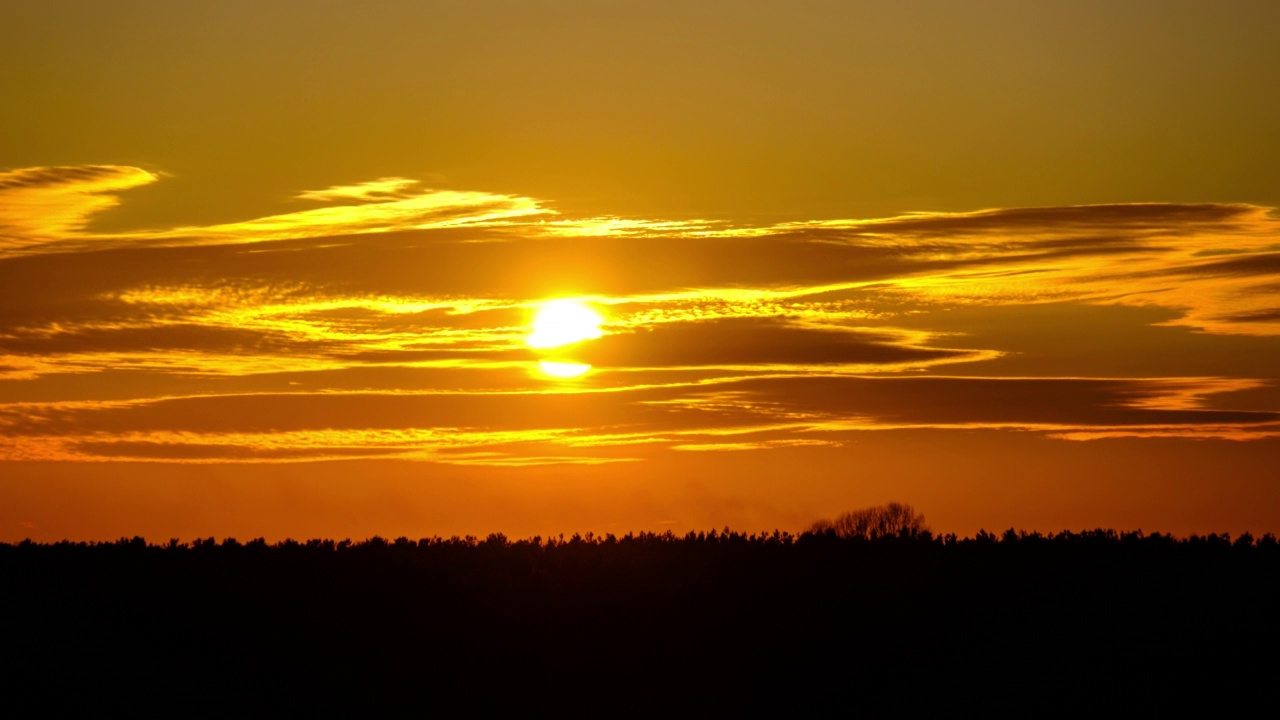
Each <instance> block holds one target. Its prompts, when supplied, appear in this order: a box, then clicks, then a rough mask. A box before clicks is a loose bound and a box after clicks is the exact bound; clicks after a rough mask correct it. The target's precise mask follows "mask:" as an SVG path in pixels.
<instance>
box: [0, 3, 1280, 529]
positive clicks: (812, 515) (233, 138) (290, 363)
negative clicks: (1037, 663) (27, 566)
mask: <svg viewBox="0 0 1280 720" xmlns="http://www.w3.org/2000/svg"><path fill="white" fill-rule="evenodd" d="M4 16H5V19H4V22H2V23H0V108H3V112H0V139H2V140H0V541H14V540H19V539H22V538H25V537H31V538H33V539H38V540H46V541H48V540H58V539H63V538H69V539H75V540H101V539H114V538H116V537H119V536H132V535H144V536H146V537H148V538H149V539H153V540H157V541H158V540H163V539H167V538H169V537H177V538H180V539H191V538H194V537H207V536H217V537H225V536H236V537H240V538H242V539H243V538H251V537H259V536H262V537H266V538H268V539H281V538H284V537H294V538H305V537H337V538H341V537H352V538H363V537H368V536H371V535H374V534H379V535H382V536H384V537H396V536H400V535H405V536H409V537H424V536H432V535H441V536H449V535H455V534H457V535H465V534H474V535H480V536H483V535H485V534H487V533H489V532H504V533H506V534H507V535H508V536H513V537H524V536H530V535H534V534H541V535H549V534H556V533H572V532H585V531H588V530H589V531H594V532H597V533H605V532H614V533H625V532H628V531H641V530H644V531H650V530H652V531H663V530H673V531H677V532H683V531H686V530H688V529H708V528H712V527H715V528H719V527H722V526H730V527H732V528H734V529H739V530H744V531H757V530H772V529H775V528H779V529H783V530H790V531H799V530H802V529H804V528H805V527H807V526H808V525H809V524H810V523H812V522H814V521H815V520H818V519H820V518H829V517H833V516H834V515H836V514H838V513H840V512H843V511H845V510H850V509H854V508H859V507H865V506H869V505H876V504H882V503H886V502H890V501H899V502H905V503H909V504H911V505H913V506H914V507H915V508H916V509H917V510H918V511H921V512H923V513H924V514H925V516H926V518H927V519H928V521H929V523H930V524H931V525H932V526H933V528H934V529H935V530H936V531H940V532H957V533H961V534H971V533H973V532H976V531H977V530H978V529H980V528H985V529H988V530H1003V529H1005V528H1008V527H1017V528H1023V529H1028V530H1041V531H1056V530H1062V529H1082V528H1094V527H1115V528H1120V529H1138V528H1141V529H1144V530H1147V531H1162V532H1174V533H1178V534H1184V535H1185V534H1189V533H1193V532H1199V533H1204V532H1231V533H1236V534H1238V533H1240V532H1243V531H1245V530H1251V531H1253V532H1254V533H1255V534H1257V533H1261V532H1267V531H1270V532H1280V472H1278V471H1277V469H1276V468H1277V467H1280V385H1278V382H1280V213H1278V212H1277V210H1276V207H1277V206H1280V169H1278V168H1280V136H1278V135H1277V134H1276V133H1275V131H1274V129H1275V128H1276V127H1280V93H1277V92H1275V89H1276V81H1275V79H1274V70H1275V68H1277V67H1280V44H1277V43H1275V42H1274V37H1273V35H1274V28H1276V27H1280V5H1277V4H1276V3H1272V2H1223V3H1214V4H1210V3H1202V2H1173V1H1167V2H1141V1H1138V0H1134V1H1131V2H1123V3H1116V2H1094V1H1092V0H1078V1H1073V2H1058V1H1056V0H1043V1H1042V2H1035V3H1027V2H982V1H974V2H919V3H902V2H861V3H847V2H817V1H813V2H794V1H793V2H786V3H782V2H778V3H773V2H743V1H741V0H739V1H737V2H710V1H708V2H688V1H687V0H686V1H685V2H661V1H655V2H608V3H605V2H586V1H585V0H578V1H565V2H527V1H526V2H485V1H483V0H475V1H472V2H456V3H455V2H428V1H423V0H418V1H414V2H409V1H403V2H401V1H397V0H385V1H383V2H373V3H370V2H365V3H356V2H338V1H334V0H329V1H324V0H314V1H308V2H294V1H292V0H279V1H277V2H272V3H259V2H239V1H237V0H224V1H222V2H216V3H214V2H186V1H179V2H172V1H169V2H159V1H150V0H147V1H139V0H131V1H130V0H126V1H122V2H113V3H100V2H87V1H73V0H66V1H64V0H50V1H48V2H38V3H37V2H17V3H12V4H10V5H8V6H6V8H5V11H4Z"/></svg>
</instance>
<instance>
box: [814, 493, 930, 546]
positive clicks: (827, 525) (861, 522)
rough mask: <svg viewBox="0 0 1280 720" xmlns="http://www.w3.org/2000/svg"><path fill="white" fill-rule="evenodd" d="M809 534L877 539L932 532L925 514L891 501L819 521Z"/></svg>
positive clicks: (916, 535) (913, 535)
mask: <svg viewBox="0 0 1280 720" xmlns="http://www.w3.org/2000/svg"><path fill="white" fill-rule="evenodd" d="M809 531H810V532H814V533H826V532H828V531H830V532H834V533H835V534H836V535H837V536H839V537H842V538H861V539H863V540H878V539H880V538H886V537H912V538H915V537H920V536H922V535H924V534H925V533H927V532H929V526H928V525H927V524H925V521H924V515H922V514H920V513H918V512H916V511H915V508H913V507H911V506H910V505H906V504H903V503H896V502H891V503H889V504H888V505H877V506H875V507H869V508H863V509H861V510H852V511H850V512H847V513H844V514H843V515H840V516H839V517H837V518H836V519H835V520H819V521H818V522H816V523H814V524H813V525H812V526H811V527H810V528H809Z"/></svg>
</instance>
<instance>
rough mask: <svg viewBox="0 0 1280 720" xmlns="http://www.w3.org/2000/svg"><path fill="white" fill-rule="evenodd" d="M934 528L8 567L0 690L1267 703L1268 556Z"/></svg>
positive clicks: (1252, 543) (406, 542)
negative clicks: (1262, 697) (1193, 692)
mask: <svg viewBox="0 0 1280 720" xmlns="http://www.w3.org/2000/svg"><path fill="white" fill-rule="evenodd" d="M908 509H909V508H908ZM916 515H917V514H916V513H914V512H910V513H901V512H899V515H898V516H899V519H900V520H902V521H903V523H902V524H901V525H900V526H898V527H896V529H895V528H894V527H892V526H884V527H881V526H865V525H864V526H859V525H858V524H857V523H856V522H855V523H845V524H841V523H840V522H839V521H838V519H837V521H835V522H832V523H830V524H819V525H818V526H816V527H815V528H814V529H811V530H810V531H807V532H803V533H800V534H791V533H786V532H778V531H774V532H770V533H741V532H736V531H733V530H730V529H727V528H726V529H724V530H720V531H717V530H711V531H705V532H689V533H685V534H680V535H677V534H673V533H670V532H667V533H627V534H625V535H621V536H615V535H612V534H605V535H595V534H592V533H587V534H584V535H572V536H570V537H568V538H565V537H563V536H556V537H549V538H543V537H534V538H527V539H520V540H511V539H508V538H506V537H505V536H503V535H502V534H498V533H495V534H491V535H489V536H487V537H484V538H478V537H470V536H468V537H450V538H440V537H432V538H425V539H420V540H411V539H409V538H405V537H401V538H396V539H394V540H387V539H383V538H380V537H374V538H370V539H367V540H363V541H359V542H352V541H350V540H342V541H334V540H308V541H305V542H296V541H293V540H284V541H281V542H276V543H268V542H266V541H264V540H263V539H261V538H259V539H255V540H251V541H248V542H243V543H242V542H238V541H236V540H234V539H230V538H227V539H223V540H222V541H216V540H215V539H213V538H206V539H199V540H195V541H192V542H189V543H188V542H179V541H178V540H170V541H168V542H166V543H163V544H160V545H154V544H148V543H147V542H146V541H144V540H143V539H142V538H137V537H135V538H129V539H125V538H122V539H120V540H118V541H116V542H100V543H81V542H56V543H49V544H42V543H33V542H29V541H24V542H21V543H16V544H0V578H3V581H4V587H5V590H4V593H3V599H2V600H0V611H2V617H3V618H4V620H3V631H4V632H3V637H4V643H5V652H6V654H7V656H8V657H9V658H10V659H9V660H8V661H7V662H8V664H9V667H8V668H7V672H5V673H4V674H3V675H0V682H3V683H5V684H6V685H7V686H8V687H5V688H4V691H5V693H6V695H5V697H8V698H21V699H23V700H24V701H27V702H31V701H35V702H43V703H45V704H46V705H45V707H55V706H68V705H74V706H79V707H81V708H87V707H92V708H97V709H101V708H103V707H108V706H112V705H113V704H114V705H123V706H125V707H128V708H132V709H138V708H144V709H150V710H153V711H161V712H172V713H181V714H192V713H193V712H195V714H199V712H198V711H204V712H208V713H210V714H226V713H228V712H241V711H243V710H245V709H246V708H248V709H250V710H254V709H256V710H255V711H254V712H249V713H248V714H257V711H261V712H262V713H265V714H279V713H283V712H300V711H304V710H307V709H311V710H320V709H333V708H340V707H341V708H347V709H348V710H353V709H354V710H370V709H379V708H380V709H383V710H386V709H391V708H398V709H403V708H411V709H415V710H422V711H428V710H455V709H458V708H470V709H478V708H483V707H485V706H489V705H499V704H501V705H506V706H508V707H527V708H535V707H558V708H561V709H566V711H568V710H570V709H571V710H574V711H577V712H584V713H593V708H594V709H595V710H598V711H599V712H600V713H601V714H603V713H605V712H608V711H607V708H613V709H615V710H618V711H620V712H621V711H626V710H627V709H631V710H636V711H641V710H642V709H647V711H650V712H656V711H661V708H663V707H675V706H678V707H680V708H682V709H684V710H687V711H704V712H709V713H712V714H724V713H730V712H741V711H756V712H760V711H762V710H763V709H764V708H769V707H789V708H791V709H793V710H794V709H795V708H797V707H804V706H805V703H808V702H816V701H817V700H818V699H821V698H832V697H846V696H849V695H850V694H852V695H856V696H857V697H858V703H859V707H860V708H862V709H863V710H865V711H867V712H871V713H873V714H889V715H893V714H910V712H908V711H914V710H919V709H921V708H926V707H931V708H935V709H943V710H949V711H958V712H959V711H964V710H965V708H970V709H981V708H990V707H992V706H993V703H994V704H996V705H999V706H1000V707H1002V708H1005V709H1009V710H1013V709H1017V710H1026V711H1031V712H1038V713H1044V712H1049V714H1057V712H1058V711H1061V710H1062V709H1063V708H1066V707H1070V706H1072V704H1073V703H1077V704H1078V703H1080V702H1083V701H1085V700H1088V698H1089V697H1092V695H1090V694H1089V693H1085V694H1084V695H1082V694H1081V691H1080V688H1088V689H1090V691H1089V692H1095V691H1096V692H1101V691H1102V690H1103V689H1106V690H1108V691H1109V692H1110V691H1115V692H1119V693H1121V697H1128V698H1130V699H1131V700H1135V699H1137V700H1141V701H1142V702H1144V703H1147V705H1146V706H1144V707H1148V708H1149V707H1150V704H1151V703H1152V702H1157V701H1158V700H1159V698H1161V697H1175V696H1176V695H1168V693H1169V692H1173V690H1169V688H1174V689H1175V690H1177V692H1183V693H1185V692H1187V691H1188V688H1204V687H1205V685H1204V682H1203V681H1204V680H1205V677H1207V675H1206V673H1209V672H1210V671H1211V670H1212V671H1214V672H1216V671H1217V670H1223V669H1224V668H1228V667H1229V668H1230V672H1229V673H1227V676H1228V679H1227V681H1225V682H1226V685H1213V687H1215V688H1221V689H1222V690H1223V692H1227V691H1229V693H1228V696H1229V697H1233V698H1244V697H1248V696H1249V693H1250V692H1252V691H1254V690H1256V689H1257V688H1261V687H1269V684H1268V683H1269V682H1270V681H1269V680H1266V678H1270V677H1271V676H1272V673H1274V670H1275V669H1276V667H1275V662H1274V661H1273V660H1271V661H1268V660H1259V661H1254V660H1251V658H1252V657H1253V656H1252V655H1251V654H1250V653H1251V652H1252V650H1256V649H1258V648H1263V649H1271V650H1272V651H1273V650H1274V648H1275V647H1276V641H1277V640H1280V629H1278V628H1280V624H1278V623H1277V620H1276V609H1277V607H1280V604H1277V600H1280V543H1278V542H1277V540H1276V538H1275V537H1274V536H1273V535H1271V534H1266V535H1263V536H1261V537H1259V538H1254V537H1253V536H1251V535H1248V534H1244V535H1240V536H1238V537H1235V538H1232V537H1230V536H1228V535H1226V534H1210V535H1193V536H1191V537H1185V538H1178V537H1172V536H1170V535H1166V534H1161V533H1143V532H1141V531H1132V532H1119V531H1115V530H1103V529H1098V530H1088V531H1082V532H1070V531H1064V532H1059V533H1050V534H1041V533H1036V532H1019V531H1014V530H1008V531H1006V532H1004V533H1002V534H999V535H997V534H994V533H989V532H985V531H983V532H979V533H978V534H977V535H975V536H973V537H957V536H956V535H954V534H938V535H935V534H933V533H931V532H930V531H929V530H928V529H927V526H924V524H923V519H922V518H920V519H919V520H920V522H915V520H916ZM870 527H878V528H879V529H877V530H874V531H873V530H871V529H868V528H870ZM859 528H861V529H859ZM864 530H865V532H864ZM1270 656H1274V652H1271V653H1270ZM1261 657H1265V656H1261ZM1215 668H1216V670H1215ZM1196 682H1198V683H1199V684H1195V683H1196ZM1180 687H1181V689H1178V688H1180ZM906 696H910V697H911V698H913V699H912V700H911V702H910V704H908V705H905V706H904V705H902V702H903V698H904V697H906ZM1177 697H1181V696H1177ZM1143 698H1145V699H1143ZM1221 702H1224V700H1219V703H1221ZM601 703H604V704H601ZM672 703H675V704H677V705H672ZM797 703H798V704H797ZM608 714H619V713H612V712H610V713H608ZM621 714H625V712H621Z"/></svg>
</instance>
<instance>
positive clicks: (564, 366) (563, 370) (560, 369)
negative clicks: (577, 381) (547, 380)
mask: <svg viewBox="0 0 1280 720" xmlns="http://www.w3.org/2000/svg"><path fill="white" fill-rule="evenodd" d="M538 369H539V370H541V371H542V373H543V374H544V375H548V376H550V377H553V378H560V379H562V380H566V379H568V378H576V377H580V376H582V375H584V374H586V372H587V371H588V370H590V369H591V366H590V365H588V364H586V363H573V362H558V361H556V360H543V361H541V362H539V363H538Z"/></svg>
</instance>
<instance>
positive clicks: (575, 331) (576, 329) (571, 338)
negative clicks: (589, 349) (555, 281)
mask: <svg viewBox="0 0 1280 720" xmlns="http://www.w3.org/2000/svg"><path fill="white" fill-rule="evenodd" d="M603 323H604V318H602V317H600V313H598V312H596V311H595V310H592V309H591V308H590V307H588V306H587V305H585V304H583V303H582V302H579V301H577V300H550V301H548V302H546V303H543V305H542V307H541V308H540V309H539V310H538V314H537V315H535V316H534V318H533V328H532V331H531V332H530V333H529V337H528V338H526V340H525V342H526V343H528V345H529V347H531V348H534V349H536V350H544V349H546V348H554V347H560V346H561V345H570V344H572V343H576V342H582V341H583V340H595V339H596V338H598V337H600V336H602V335H604V333H603V332H601V330H600V325H601V324H603Z"/></svg>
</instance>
